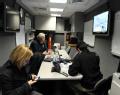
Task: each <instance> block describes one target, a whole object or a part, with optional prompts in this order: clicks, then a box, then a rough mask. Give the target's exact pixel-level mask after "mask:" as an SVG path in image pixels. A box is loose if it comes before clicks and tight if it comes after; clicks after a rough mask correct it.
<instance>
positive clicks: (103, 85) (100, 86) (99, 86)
mask: <svg viewBox="0 0 120 95" xmlns="http://www.w3.org/2000/svg"><path fill="white" fill-rule="evenodd" d="M111 82H112V76H109V77H108V78H105V79H101V80H100V81H98V83H96V85H95V87H94V91H95V93H97V94H96V95H100V93H101V95H107V93H108V90H109V89H110V87H111ZM98 93H99V94H98Z"/></svg>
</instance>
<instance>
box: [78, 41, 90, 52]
mask: <svg viewBox="0 0 120 95" xmlns="http://www.w3.org/2000/svg"><path fill="white" fill-rule="evenodd" d="M76 49H77V50H78V51H83V52H84V51H88V49H87V44H86V43H85V42H83V41H79V42H78V43H77V46H76Z"/></svg>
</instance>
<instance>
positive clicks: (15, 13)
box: [5, 6, 20, 31]
mask: <svg viewBox="0 0 120 95" xmlns="http://www.w3.org/2000/svg"><path fill="white" fill-rule="evenodd" d="M19 15H20V14H19V10H16V9H13V8H11V7H9V6H6V19H5V20H6V31H19V29H20V16H19Z"/></svg>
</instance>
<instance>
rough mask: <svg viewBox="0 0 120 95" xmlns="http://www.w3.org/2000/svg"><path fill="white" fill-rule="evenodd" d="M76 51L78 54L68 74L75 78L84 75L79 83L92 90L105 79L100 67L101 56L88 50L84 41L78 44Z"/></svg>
mask: <svg viewBox="0 0 120 95" xmlns="http://www.w3.org/2000/svg"><path fill="white" fill-rule="evenodd" d="M76 49H77V50H78V54H77V55H76V56H75V57H74V59H73V64H72V65H70V66H69V71H68V73H69V74H70V75H71V76H75V75H77V74H78V73H80V74H82V75H83V78H82V79H81V80H80V81H79V82H80V84H81V85H82V86H83V87H84V88H87V89H91V88H93V87H94V86H95V84H96V83H97V82H98V81H99V80H100V79H101V78H102V77H103V75H102V74H101V72H100V67H99V61H100V59H99V56H98V55H97V54H96V53H94V52H90V51H89V50H88V49H87V44H86V43H85V42H83V41H80V42H78V44H77V46H76Z"/></svg>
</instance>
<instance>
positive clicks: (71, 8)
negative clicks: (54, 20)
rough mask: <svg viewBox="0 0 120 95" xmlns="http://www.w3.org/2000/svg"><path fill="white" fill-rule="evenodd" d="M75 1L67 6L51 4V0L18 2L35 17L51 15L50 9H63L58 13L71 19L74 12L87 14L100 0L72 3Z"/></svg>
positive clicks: (20, 0)
mask: <svg viewBox="0 0 120 95" xmlns="http://www.w3.org/2000/svg"><path fill="white" fill-rule="evenodd" d="M73 1H74V0H68V1H67V4H61V3H50V2H49V0H17V2H18V3H19V4H21V5H22V6H24V7H26V8H27V9H28V10H29V11H30V12H31V13H32V14H33V15H50V14H51V12H50V10H49V9H50V8H63V9H64V11H63V12H58V13H60V14H61V15H62V17H70V16H71V15H72V14H73V13H74V12H85V11H86V10H88V9H89V8H91V7H92V6H94V5H95V4H97V3H98V2H99V1H100V0H76V1H82V2H75V3H72V2H73ZM52 13H55V12H52Z"/></svg>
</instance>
